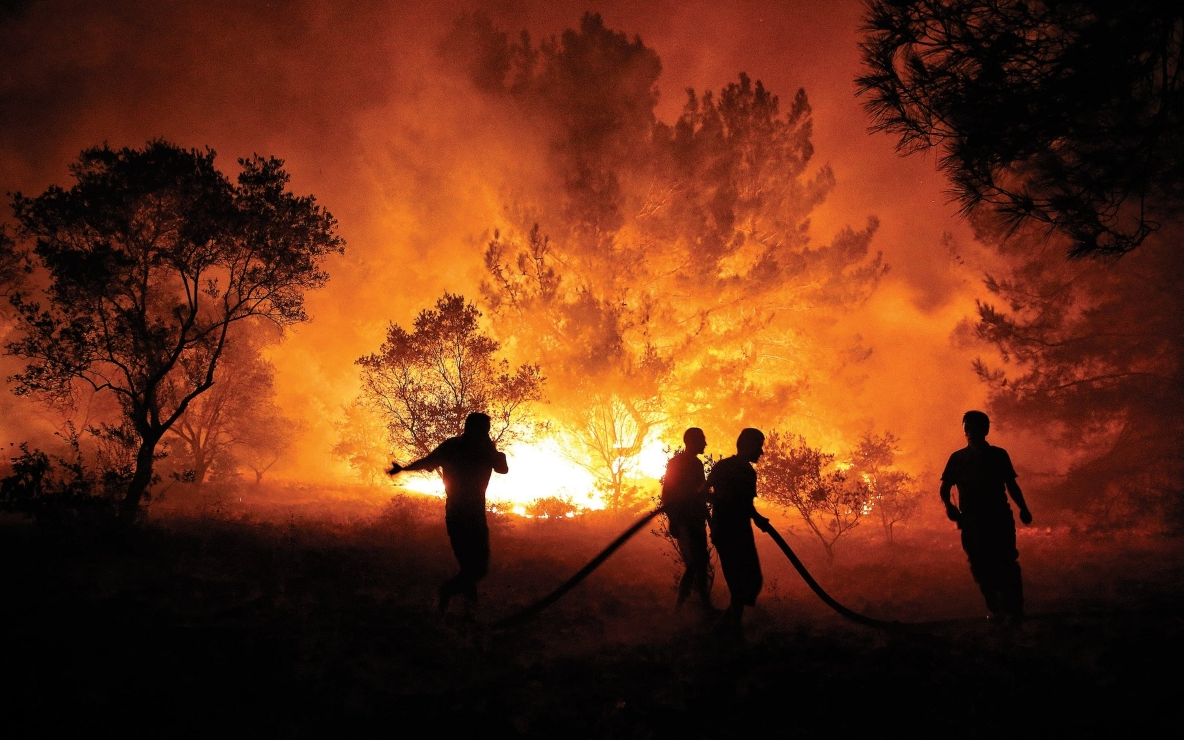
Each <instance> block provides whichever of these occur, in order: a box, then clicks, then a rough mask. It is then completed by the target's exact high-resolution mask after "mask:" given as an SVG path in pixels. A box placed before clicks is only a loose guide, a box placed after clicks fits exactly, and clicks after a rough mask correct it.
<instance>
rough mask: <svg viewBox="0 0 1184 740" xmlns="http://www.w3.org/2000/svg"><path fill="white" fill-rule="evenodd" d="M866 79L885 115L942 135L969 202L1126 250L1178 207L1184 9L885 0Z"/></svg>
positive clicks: (877, 124) (897, 126)
mask: <svg viewBox="0 0 1184 740" xmlns="http://www.w3.org/2000/svg"><path fill="white" fill-rule="evenodd" d="M865 30H866V34H867V35H866V37H865V39H864V41H863V44H862V48H863V59H864V65H865V69H866V72H865V74H864V75H863V76H861V77H859V78H858V80H857V84H858V86H859V91H860V94H862V95H866V96H867V98H868V101H867V103H866V107H867V109H868V111H869V112H870V113H871V114H872V117H873V120H874V124H873V128H875V129H878V130H881V131H887V132H889V133H892V134H895V135H897V136H899V137H900V143H899V148H900V149H901V150H902V151H905V152H913V151H918V150H925V149H930V148H935V147H936V148H938V149H940V151H941V153H942V157H941V167H942V168H943V169H944V170H945V171H946V173H947V174H948V175H949V177H950V179H951V181H952V183H953V187H954V194H955V195H956V196H957V198H958V199H959V200H960V201H961V202H962V205H963V208H964V209H965V210H967V211H971V210H975V209H979V208H980V207H983V206H985V207H986V208H987V209H988V210H989V211H991V212H993V213H995V214H997V215H998V216H1001V217H1002V219H1003V221H1004V224H1005V225H1006V226H1008V227H1009V228H1014V227H1015V226H1018V225H1020V224H1024V223H1030V224H1040V225H1043V228H1045V229H1047V230H1048V231H1049V232H1058V233H1060V234H1062V235H1063V236H1065V237H1067V238H1068V240H1069V253H1070V254H1071V255H1073V256H1083V255H1101V254H1121V253H1125V252H1128V251H1130V250H1132V249H1134V248H1135V247H1137V246H1139V245H1140V244H1141V243H1142V242H1143V241H1144V240H1145V239H1146V238H1147V236H1148V235H1149V234H1151V233H1152V232H1154V231H1155V230H1157V229H1158V228H1159V227H1160V226H1161V225H1162V224H1163V223H1165V222H1167V221H1169V220H1172V219H1175V218H1177V217H1179V215H1180V210H1181V204H1182V200H1181V198H1182V196H1184V76H1182V74H1184V70H1182V69H1181V62H1184V7H1182V6H1180V5H1179V4H1173V3H1164V2H1149V1H1147V0H1135V1H1132V2H1125V3H1116V2H1111V1H1110V0H1080V1H1078V2H1050V1H1047V0H1046V1H1044V2H1041V1H1039V0H1035V1H1033V0H904V1H900V0H873V1H872V2H871V3H870V4H869V10H868V13H867V16H866V29H865Z"/></svg>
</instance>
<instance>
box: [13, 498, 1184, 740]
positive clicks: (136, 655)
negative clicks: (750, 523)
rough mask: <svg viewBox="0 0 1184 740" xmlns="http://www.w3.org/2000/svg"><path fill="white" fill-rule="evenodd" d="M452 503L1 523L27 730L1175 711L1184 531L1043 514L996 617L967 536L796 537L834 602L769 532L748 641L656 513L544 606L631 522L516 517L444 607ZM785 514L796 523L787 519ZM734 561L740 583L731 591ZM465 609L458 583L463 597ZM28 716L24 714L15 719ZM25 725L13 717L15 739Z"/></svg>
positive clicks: (306, 728) (566, 732) (922, 726)
mask: <svg viewBox="0 0 1184 740" xmlns="http://www.w3.org/2000/svg"><path fill="white" fill-rule="evenodd" d="M437 517H438V512H437V511H436V510H435V509H434V508H432V507H431V506H430V505H420V504H415V503H411V504H404V505H400V506H394V507H389V508H388V509H387V510H386V511H385V512H384V513H383V514H382V515H381V516H378V517H376V518H371V519H369V520H363V521H356V522H353V523H348V524H343V523H336V524H333V523H326V522H317V521H310V520H308V519H298V518H294V517H293V518H290V519H289V520H288V521H287V522H282V521H279V522H277V521H275V520H274V517H273V519H272V521H270V522H261V521H258V520H257V519H256V520H250V519H248V520H245V521H238V520H228V519H226V518H218V517H210V516H206V517H200V518H193V517H190V518H163V519H162V518H160V517H157V518H156V519H155V520H153V521H151V522H150V523H149V524H147V525H145V526H144V527H142V528H140V529H138V530H136V531H134V532H132V533H130V534H123V535H118V536H116V535H99V534H87V533H85V532H79V531H77V530H74V531H69V532H66V531H61V530H46V529H44V528H38V527H35V526H33V525H30V524H29V523H27V522H25V521H23V520H18V519H8V520H3V521H0V568H2V572H0V604H2V606H0V656H2V661H3V662H2V666H3V667H2V668H0V670H2V672H3V675H2V676H0V678H2V679H3V680H2V682H0V709H2V712H3V719H2V720H0V723H2V724H0V727H3V730H2V731H3V733H4V735H6V736H54V735H59V736H60V735H62V734H63V733H68V734H70V735H82V734H87V735H90V734H95V733H99V732H101V731H102V732H104V734H105V732H106V731H109V730H112V729H118V730H127V731H130V733H131V734H132V735H147V734H152V735H154V736H191V735H206V734H211V733H216V734H218V735H226V734H231V735H234V736H239V735H245V734H248V733H250V734H255V735H262V736H280V737H327V736H335V737H336V736H356V735H364V736H368V735H379V734H381V735H384V736H393V737H406V736H412V735H414V736H425V737H436V736H439V737H461V736H463V737H469V736H473V735H474V734H475V733H477V732H481V733H487V734H489V735H490V736H491V737H503V736H522V737H538V738H556V737H592V738H610V737H628V738H634V737H636V738H664V737H679V738H723V737H737V736H744V735H751V734H752V733H754V732H759V733H763V734H767V735H769V736H777V737H786V736H805V737H848V736H852V735H855V734H861V735H867V736H871V737H885V736H895V735H901V734H906V733H907V734H909V735H912V736H921V737H928V736H938V735H943V736H957V737H971V738H974V737H997V736H1007V737H1017V736H1020V737H1026V736H1047V735H1049V734H1050V733H1051V734H1054V736H1056V737H1062V736H1068V735H1069V734H1070V733H1073V734H1075V735H1077V736H1084V737H1098V736H1102V735H1107V734H1111V733H1116V732H1117V733H1122V734H1123V735H1131V734H1134V733H1138V732H1140V731H1145V730H1150V729H1152V728H1155V727H1158V726H1161V725H1163V724H1165V723H1167V724H1169V725H1170V724H1173V723H1175V719H1174V718H1175V717H1177V716H1178V713H1179V705H1180V702H1181V689H1182V688H1184V680H1182V679H1181V678H1180V673H1181V669H1182V664H1181V639H1182V638H1184V620H1182V616H1184V589H1182V588H1181V586H1184V568H1182V564H1184V558H1181V557H1180V556H1179V553H1180V549H1179V546H1178V545H1179V543H1178V542H1176V541H1174V540H1171V539H1163V538H1143V537H1136V536H1131V535H1127V536H1122V537H1113V536H1111V537H1107V538H1098V537H1087V536H1084V535H1074V534H1071V533H1068V532H1059V533H1058V532H1050V531H1047V530H1029V531H1027V532H1025V534H1024V536H1023V537H1022V538H1021V543H1020V547H1021V552H1022V558H1021V562H1022V563H1023V564H1024V567H1025V576H1026V578H1027V583H1028V595H1029V605H1030V610H1031V611H1032V612H1033V617H1032V618H1031V619H1029V620H1028V621H1027V622H1026V623H1025V624H1023V625H1022V626H1021V627H1019V628H1018V629H1014V630H1007V631H1004V630H999V629H994V628H991V627H990V626H989V625H988V624H987V623H986V621H985V620H984V619H983V618H982V615H981V605H980V603H979V600H978V596H977V593H976V591H975V590H974V587H973V584H972V583H970V580H969V575H968V573H967V571H966V568H965V564H964V562H963V561H962V559H961V553H960V551H959V550H958V549H957V544H956V535H954V534H952V533H950V532H948V531H945V530H943V529H940V528H937V527H935V528H934V529H933V530H914V531H911V532H909V533H907V535H906V536H902V537H901V538H900V539H901V542H900V543H899V544H897V545H896V546H894V547H889V546H887V545H886V544H885V543H884V542H883V541H882V539H878V538H877V537H876V536H875V533H874V532H873V531H871V530H870V527H869V528H868V530H867V531H866V532H864V533H863V534H862V535H861V536H862V537H863V539H858V538H856V539H853V540H852V542H850V543H849V544H848V546H847V549H846V550H845V551H842V552H840V555H839V557H838V559H837V560H836V562H835V564H834V565H829V564H827V563H826V560H825V558H823V557H821V554H820V552H819V551H817V550H816V549H814V548H813V547H812V545H811V544H810V543H809V542H808V541H806V540H805V539H803V537H804V533H802V532H801V531H800V530H799V532H798V534H797V535H796V536H795V535H794V534H792V533H791V534H788V535H787V537H788V539H789V541H790V544H791V545H793V546H795V547H796V548H799V550H800V552H801V554H802V556H803V558H804V559H805V560H806V561H807V564H808V565H810V566H811V567H812V568H814V569H815V570H816V576H817V577H818V579H819V580H820V581H822V582H823V583H824V585H826V586H828V587H829V588H831V589H832V592H833V593H834V595H835V596H836V597H838V598H839V599H840V600H842V601H844V602H845V603H847V604H848V605H849V606H851V607H853V608H856V609H859V610H862V611H865V612H867V613H869V614H873V615H875V616H877V617H881V618H887V619H895V620H901V621H911V622H924V623H923V624H919V625H916V626H911V627H907V628H902V629H898V630H891V631H886V630H875V629H868V628H864V627H860V626H857V625H853V624H850V623H847V622H844V621H842V620H841V619H840V618H839V617H837V616H835V615H834V614H832V613H830V612H828V611H827V610H826V608H825V607H824V606H822V605H821V604H820V603H819V602H818V601H817V600H816V599H815V598H814V597H813V596H812V595H810V594H809V592H807V591H806V589H805V587H804V586H802V585H801V583H800V581H799V580H798V579H797V577H796V576H795V575H794V574H793V572H792V570H791V569H790V567H789V565H788V563H786V562H785V561H784V559H781V558H780V555H779V554H778V553H777V552H775V551H774V550H772V549H771V547H765V545H768V544H769V543H767V542H765V543H763V544H762V558H763V562H764V564H765V577H766V588H765V591H764V592H763V593H762V596H761V601H760V604H759V605H758V607H757V609H755V610H753V612H752V613H751V614H750V615H749V616H748V621H747V635H746V640H745V642H744V643H743V644H734V643H728V644H722V643H720V642H719V641H717V640H716V639H715V638H714V636H713V632H712V631H711V630H710V629H708V628H706V627H705V626H703V625H702V624H701V623H700V622H699V621H698V620H697V619H695V618H694V617H693V616H692V615H688V614H679V613H676V612H675V611H674V610H673V608H672V601H673V592H672V590H671V589H672V584H673V572H674V571H673V567H672V564H671V561H670V558H669V555H670V553H669V551H668V550H667V546H666V545H665V543H664V540H663V539H662V538H660V537H657V536H654V535H652V534H649V533H642V534H641V535H639V536H638V537H637V538H635V540H634V541H633V542H631V543H630V544H629V545H627V546H626V547H625V548H624V549H623V550H622V551H621V552H620V553H619V554H618V556H616V557H614V558H613V559H612V560H610V561H609V562H608V564H606V565H605V566H604V567H603V568H602V569H601V570H600V571H598V572H597V573H596V574H594V575H593V576H592V577H591V578H589V579H588V581H586V582H585V583H584V584H583V585H582V586H580V587H579V588H578V589H577V590H576V591H574V592H573V593H572V594H571V595H570V596H569V597H567V598H565V599H564V600H563V601H561V602H560V603H559V604H557V605H555V606H554V607H553V608H552V609H550V610H548V611H547V612H545V613H544V614H543V615H542V616H541V617H539V618H538V619H536V620H534V621H532V622H530V623H529V624H527V625H525V626H522V627H519V628H516V629H513V630H511V631H497V630H492V629H490V628H489V627H488V624H489V622H491V621H493V620H495V619H497V618H499V617H501V616H505V615H507V614H510V613H512V612H513V611H514V610H515V609H517V608H520V607H521V606H523V605H525V604H527V603H528V602H529V601H530V600H532V599H534V598H536V597H538V596H541V595H542V594H544V593H545V592H546V591H547V590H548V589H549V588H550V587H552V586H554V585H555V584H557V583H559V582H560V581H562V580H563V579H564V578H566V577H567V575H569V574H570V573H572V572H574V570H576V569H577V568H578V567H579V566H580V565H581V564H582V563H583V562H584V561H585V560H586V559H588V558H589V557H590V556H591V555H592V554H594V553H595V552H596V551H597V550H598V549H599V548H600V547H601V546H602V545H603V544H604V543H606V542H607V541H608V540H610V539H611V538H612V537H613V536H614V535H615V533H616V532H617V531H618V530H620V529H622V528H623V527H624V526H625V525H626V524H627V523H628V520H626V519H614V518H611V517H608V516H605V515H600V516H597V517H587V518H584V519H582V520H579V521H563V522H528V521H523V520H500V523H499V524H497V525H495V527H494V534H493V543H494V549H495V554H494V563H493V571H492V572H491V575H490V577H489V579H487V581H486V582H485V584H484V587H483V592H482V593H483V602H482V607H481V612H480V613H479V615H478V621H476V622H469V621H465V620H464V619H462V618H460V617H459V615H450V616H448V617H445V618H441V617H440V616H438V615H437V614H436V612H435V610H434V607H433V605H432V594H433V593H434V589H435V586H436V585H437V584H438V582H439V581H440V580H442V579H443V578H444V577H445V576H447V575H449V574H450V572H451V569H452V567H453V566H452V561H451V556H450V553H449V550H448V546H447V541H446V539H445V538H444V535H443V532H442V529H443V527H442V524H441V523H440V522H439V521H438V519H437ZM781 526H782V527H783V528H785V527H788V526H789V523H787V522H783V523H782V525H781ZM724 593H725V592H724V588H723V584H722V583H717V584H716V590H715V597H716V602H717V603H718V604H720V605H722V604H723V603H724V601H725V596H724ZM458 606H459V605H458ZM14 730H16V732H13V731H14ZM10 733H11V734H10Z"/></svg>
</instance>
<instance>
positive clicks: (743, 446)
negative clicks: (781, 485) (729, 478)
mask: <svg viewBox="0 0 1184 740" xmlns="http://www.w3.org/2000/svg"><path fill="white" fill-rule="evenodd" d="M763 454H765V435H764V433H762V432H761V430H759V429H753V428H752V427H749V428H747V429H744V430H742V431H741V432H740V436H739V437H737V438H736V456H737V457H739V458H740V459H742V460H747V461H748V462H750V463H753V462H756V461H757V460H759V459H761V455H763Z"/></svg>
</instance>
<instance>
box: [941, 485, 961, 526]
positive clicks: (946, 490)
mask: <svg viewBox="0 0 1184 740" xmlns="http://www.w3.org/2000/svg"><path fill="white" fill-rule="evenodd" d="M953 487H954V484H953V483H950V482H949V481H946V480H943V481H942V482H941V500H942V503H944V504H945V505H946V516H947V517H949V519H950V521H951V522H956V521H958V520H960V519H961V518H962V512H960V511H958V507H957V506H954V502H953V501H951V500H950V489H952V488H953Z"/></svg>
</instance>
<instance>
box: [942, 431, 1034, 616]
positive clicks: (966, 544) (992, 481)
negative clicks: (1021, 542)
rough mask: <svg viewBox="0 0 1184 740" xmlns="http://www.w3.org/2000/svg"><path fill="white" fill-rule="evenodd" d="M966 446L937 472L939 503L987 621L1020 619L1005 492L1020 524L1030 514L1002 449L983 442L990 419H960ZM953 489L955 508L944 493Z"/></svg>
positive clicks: (1021, 591) (1012, 536) (1020, 582)
mask: <svg viewBox="0 0 1184 740" xmlns="http://www.w3.org/2000/svg"><path fill="white" fill-rule="evenodd" d="M962 430H963V432H964V433H965V434H966V442H967V444H966V447H964V448H963V449H961V450H958V451H957V452H955V453H954V454H952V455H950V459H949V462H947V463H946V467H945V471H944V472H943V473H942V474H941V500H942V502H943V503H944V504H945V506H946V516H948V517H949V518H950V521H953V522H957V524H958V528H959V529H961V530H962V549H963V550H965V551H966V558H967V559H968V560H969V561H970V574H971V575H972V576H973V577H974V580H975V583H977V584H978V587H979V589H980V590H981V591H982V592H983V598H984V599H986V602H987V609H988V610H989V611H990V613H991V614H990V618H991V619H993V620H999V621H1001V622H1013V621H1018V620H1020V619H1022V618H1023V615H1024V584H1023V580H1022V578H1021V576H1020V564H1019V551H1018V550H1016V544H1015V519H1014V518H1013V517H1012V514H1011V506H1009V505H1008V503H1007V495H1008V494H1010V495H1011V498H1012V500H1013V501H1015V503H1016V506H1018V507H1019V510H1020V521H1021V522H1023V523H1024V524H1031V523H1032V512H1030V511H1028V505H1027V503H1025V502H1024V494H1023V492H1022V491H1020V487H1019V484H1018V483H1016V480H1015V479H1016V474H1015V468H1014V467H1012V464H1011V457H1010V456H1008V454H1007V450H1005V449H1003V448H1002V447H995V446H993V445H991V444H989V443H988V442H987V434H988V432H990V430H991V420H990V419H989V418H988V417H987V415H986V414H984V413H983V412H981V411H967V412H966V413H965V414H964V415H963V416H962ZM954 487H956V488H957V489H958V504H957V505H955V504H954V502H953V501H952V500H951V499H950V489H951V488H954Z"/></svg>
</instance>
